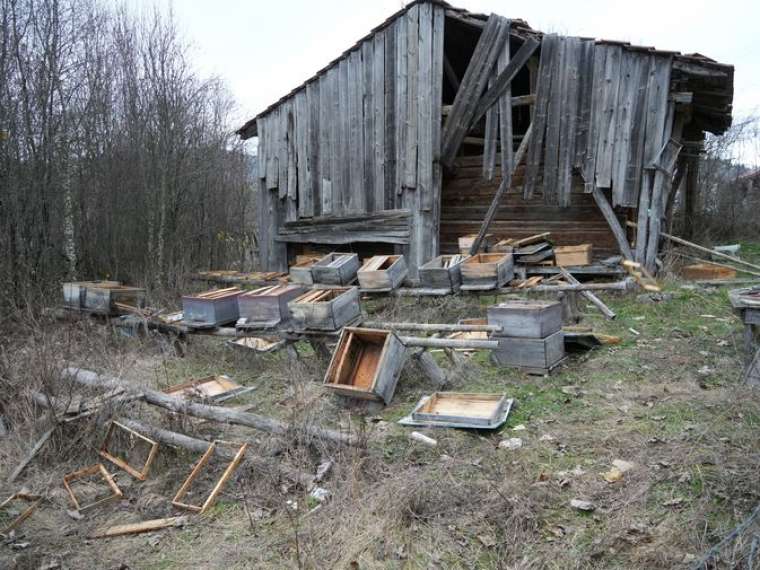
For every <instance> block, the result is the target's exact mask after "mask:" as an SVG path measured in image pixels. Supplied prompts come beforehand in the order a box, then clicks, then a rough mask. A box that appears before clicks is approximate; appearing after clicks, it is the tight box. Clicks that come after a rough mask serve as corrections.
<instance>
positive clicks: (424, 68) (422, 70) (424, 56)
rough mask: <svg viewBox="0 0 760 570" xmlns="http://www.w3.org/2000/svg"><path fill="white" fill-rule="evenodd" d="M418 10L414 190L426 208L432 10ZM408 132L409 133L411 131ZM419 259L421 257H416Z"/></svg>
mask: <svg viewBox="0 0 760 570" xmlns="http://www.w3.org/2000/svg"><path fill="white" fill-rule="evenodd" d="M419 9H420V13H419V28H418V36H417V37H418V38H419V49H418V54H417V55H418V62H417V99H418V105H417V119H416V123H417V128H416V129H415V130H416V131H417V132H416V133H415V135H418V140H417V146H416V155H417V156H416V158H417V193H418V194H419V201H420V210H422V211H425V212H429V211H431V210H432V209H433V203H434V201H435V200H436V199H437V196H436V195H435V194H434V192H433V146H432V145H433V119H434V118H435V119H436V120H440V115H437V116H436V115H433V114H432V109H433V100H432V99H433V12H432V5H430V4H422V5H421V6H420V7H419ZM410 136H411V135H410ZM432 229H433V228H424V229H423V232H424V233H423V232H421V234H420V236H419V237H420V239H421V240H424V239H426V237H427V236H428V235H430V234H429V233H428V232H429V231H432ZM416 262H417V263H420V264H421V262H422V260H421V259H417V260H416Z"/></svg>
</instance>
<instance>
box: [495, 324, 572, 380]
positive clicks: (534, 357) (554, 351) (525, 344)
mask: <svg viewBox="0 0 760 570" xmlns="http://www.w3.org/2000/svg"><path fill="white" fill-rule="evenodd" d="M492 339H493V340H498V341H499V348H496V349H494V350H493V352H492V356H493V360H494V361H495V362H496V363H497V364H498V365H500V366H508V367H513V368H520V369H522V370H524V371H526V372H528V373H532V374H547V373H548V372H550V371H551V369H552V368H554V366H556V365H557V364H559V362H560V361H561V360H562V359H563V358H564V357H565V340H564V335H563V334H562V331H560V332H556V333H554V334H551V335H549V336H547V337H546V338H519V337H509V336H500V337H492Z"/></svg>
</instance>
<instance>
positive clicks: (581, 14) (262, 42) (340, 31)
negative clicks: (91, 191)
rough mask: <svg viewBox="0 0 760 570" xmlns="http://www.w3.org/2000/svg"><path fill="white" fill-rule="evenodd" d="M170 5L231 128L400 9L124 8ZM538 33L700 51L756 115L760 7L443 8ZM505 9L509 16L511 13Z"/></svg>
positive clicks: (280, 0) (642, 2)
mask: <svg viewBox="0 0 760 570" xmlns="http://www.w3.org/2000/svg"><path fill="white" fill-rule="evenodd" d="M126 1H127V2H128V3H129V4H130V5H132V6H134V7H136V8H138V9H140V8H145V7H149V6H152V5H153V4H157V5H159V6H161V7H164V8H166V7H168V6H171V5H173V7H174V12H175V15H176V19H177V21H178V23H179V26H180V29H181V30H182V32H183V33H184V34H185V36H186V38H187V39H188V40H189V41H190V43H191V44H192V45H193V54H192V55H193V63H194V64H195V65H196V66H197V68H198V70H199V71H200V72H201V73H202V74H215V75H218V76H220V77H222V78H223V79H224V80H225V82H226V84H227V86H228V88H229V89H230V91H231V92H232V94H233V96H234V97H235V99H236V100H237V102H238V106H239V109H238V116H239V119H240V122H241V124H242V122H244V121H245V120H246V119H248V118H250V117H252V116H253V115H255V114H256V113H258V112H259V111H261V110H262V109H264V108H265V107H266V106H268V105H269V104H270V103H272V102H274V101H275V100H277V99H279V98H280V97H281V96H282V95H284V94H285V93H287V92H288V91H290V90H291V89H292V88H293V87H295V86H297V85H299V84H300V83H302V82H303V81H304V80H305V79H307V78H308V77H310V76H311V75H313V74H314V73H315V72H316V71H317V70H319V69H321V68H322V67H323V66H324V65H325V64H327V63H328V62H329V61H331V60H332V59H334V58H335V57H336V56H338V55H339V54H340V53H341V52H343V51H344V50H345V49H346V48H348V47H349V46H350V45H352V44H353V43H354V42H355V41H356V40H358V39H359V38H360V37H362V36H364V35H365V34H366V33H367V32H368V31H369V30H370V29H371V28H373V27H374V26H376V25H377V24H379V23H380V22H381V21H382V20H384V19H385V18H387V17H388V16H389V15H390V14H392V13H393V12H395V11H396V10H398V9H399V8H401V7H402V5H403V4H404V2H402V1H401V0H174V1H173V2H172V0H126ZM449 3H450V4H452V5H454V6H456V7H460V8H465V9H467V10H470V11H472V12H481V13H485V14H488V13H490V12H497V13H499V14H501V15H503V16H506V17H508V18H509V17H512V18H521V19H523V20H526V21H527V22H528V24H530V25H531V26H532V27H533V28H536V29H539V30H542V31H545V32H559V33H564V34H568V35H578V36H589V37H597V38H605V39H614V40H624V41H629V42H631V43H635V44H641V45H651V46H655V47H657V48H659V49H666V50H676V51H680V52H682V53H691V52H700V53H702V54H704V55H707V56H709V57H711V58H713V59H716V60H717V61H719V62H721V63H729V64H733V65H734V66H735V68H736V70H735V96H734V117H735V120H736V119H737V118H740V117H744V116H747V115H750V114H755V113H758V112H760V31H759V28H758V23H760V1H758V0H724V1H723V2H714V1H711V2H708V1H707V0H689V1H684V0H678V1H673V0H633V1H627V2H619V1H615V0H533V1H532V2H525V3H511V2H507V1H505V0H450V2H449ZM511 5H514V8H511V7H510V6H511Z"/></svg>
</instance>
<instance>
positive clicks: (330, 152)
mask: <svg viewBox="0 0 760 570" xmlns="http://www.w3.org/2000/svg"><path fill="white" fill-rule="evenodd" d="M444 13H445V9H444V7H443V6H442V5H438V4H434V3H421V4H415V5H412V6H411V7H410V8H409V9H408V10H407V11H406V12H405V13H404V14H403V15H402V16H401V17H398V18H396V19H394V20H392V21H390V22H389V23H388V25H387V26H385V27H384V28H381V29H379V30H376V31H375V33H374V34H373V35H370V36H368V37H367V38H366V39H365V40H364V41H362V42H361V43H360V44H358V45H357V47H356V48H355V49H353V50H351V51H350V52H349V53H347V54H346V55H344V56H343V57H342V58H341V59H339V60H338V61H336V62H334V64H333V65H332V66H330V67H329V68H327V69H326V70H325V71H324V72H322V73H321V74H320V75H318V76H316V77H315V78H314V79H313V80H311V81H309V82H308V83H307V84H306V85H305V87H304V88H303V89H301V90H299V91H296V92H295V93H294V94H293V95H292V96H290V97H289V98H288V99H285V100H284V101H283V102H281V103H280V104H279V105H278V106H277V107H275V108H273V109H272V110H271V111H269V112H268V113H266V114H264V115H262V116H260V117H259V118H258V120H257V131H258V137H259V144H258V179H259V182H260V184H259V190H258V192H259V196H260V199H259V204H260V206H259V241H260V242H261V243H260V254H261V255H260V257H261V263H262V266H263V267H264V268H272V267H276V268H277V269H280V270H282V269H285V268H286V264H287V260H286V251H287V250H286V247H285V242H307V241H311V242H313V243H351V242H352V241H377V242H386V243H395V244H399V245H400V248H401V250H402V252H403V253H404V254H405V255H406V257H407V259H408V261H409V265H410V269H412V270H413V271H416V267H418V266H419V265H422V264H423V263H424V262H425V261H427V260H429V259H431V258H432V257H433V256H434V255H435V254H436V253H437V251H438V238H437V233H438V232H437V227H438V220H437V214H438V206H437V202H438V197H439V196H440V185H441V176H440V168H438V167H437V166H436V164H435V163H436V162H437V161H438V158H439V154H440V149H439V147H440V138H441V135H440V130H441V121H440V118H441V105H442V97H441V89H442V87H441V85H442V81H443V32H444V25H443V23H444ZM402 208H403V209H406V210H407V211H408V212H409V219H408V220H405V222H406V228H405V230H400V232H402V233H404V235H397V233H391V234H390V235H388V234H384V233H382V232H376V233H374V234H368V233H367V232H366V231H363V230H362V228H358V227H353V226H351V225H346V226H345V227H343V228H341V233H340V235H339V236H338V237H332V239H331V236H330V232H329V228H325V229H327V230H328V231H313V232H309V231H308V230H307V229H306V228H305V226H307V225H308V222H309V221H310V220H321V221H322V222H325V221H326V220H329V218H331V217H343V218H345V217H351V216H362V215H366V214H370V213H376V212H381V211H384V210H397V209H402ZM286 222H287V223H289V224H301V225H302V227H301V228H299V229H300V230H301V231H296V232H293V231H285V232H283V231H281V230H282V229H284V226H285V223H286ZM291 230H292V228H291ZM410 230H411V234H410ZM354 234H357V235H358V239H354Z"/></svg>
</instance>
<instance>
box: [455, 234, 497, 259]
mask: <svg viewBox="0 0 760 570" xmlns="http://www.w3.org/2000/svg"><path fill="white" fill-rule="evenodd" d="M477 237H478V234H470V235H466V236H460V237H459V238H458V240H457V241H458V243H459V253H461V254H462V255H470V248H471V247H472V244H473V243H474V242H475V240H476V239H477ZM498 241H499V240H498V239H497V238H496V236H494V235H493V234H486V235H484V236H483V240H482V241H481V242H480V249H481V250H482V251H486V252H487V251H491V247H493V246H494V245H496V242H498Z"/></svg>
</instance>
